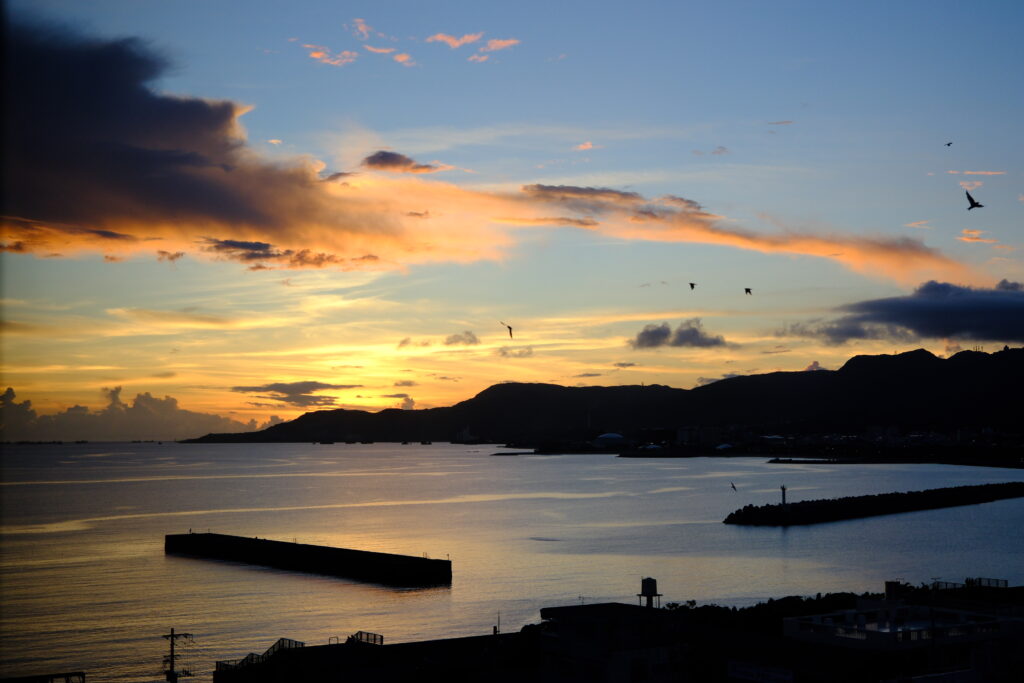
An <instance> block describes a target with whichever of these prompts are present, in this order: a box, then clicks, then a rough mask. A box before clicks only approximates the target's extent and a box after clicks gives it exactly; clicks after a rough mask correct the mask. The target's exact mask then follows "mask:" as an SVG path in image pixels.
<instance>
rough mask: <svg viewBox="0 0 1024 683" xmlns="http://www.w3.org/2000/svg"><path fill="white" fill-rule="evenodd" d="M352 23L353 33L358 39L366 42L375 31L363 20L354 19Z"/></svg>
mask: <svg viewBox="0 0 1024 683" xmlns="http://www.w3.org/2000/svg"><path fill="white" fill-rule="evenodd" d="M352 23H353V26H352V33H354V34H355V35H356V37H357V38H359V39H361V40H366V39H367V38H369V37H370V32H372V31H373V29H372V28H371V27H370V26H369V25H367V23H366V22H365V21H363V20H362V19H353V20H352Z"/></svg>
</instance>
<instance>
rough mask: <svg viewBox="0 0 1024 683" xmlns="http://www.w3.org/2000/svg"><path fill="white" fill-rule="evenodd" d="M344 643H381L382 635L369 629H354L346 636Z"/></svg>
mask: <svg viewBox="0 0 1024 683" xmlns="http://www.w3.org/2000/svg"><path fill="white" fill-rule="evenodd" d="M345 642H346V643H366V644H367V645H383V644H384V636H382V635H381V634H379V633H370V632H369V631H356V632H355V633H353V634H352V635H350V636H349V637H348V640H346V641H345Z"/></svg>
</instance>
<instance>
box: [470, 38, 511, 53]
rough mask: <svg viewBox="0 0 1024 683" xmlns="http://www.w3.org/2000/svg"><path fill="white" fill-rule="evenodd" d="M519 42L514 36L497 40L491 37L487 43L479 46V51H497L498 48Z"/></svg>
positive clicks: (506, 47) (504, 47)
mask: <svg viewBox="0 0 1024 683" xmlns="http://www.w3.org/2000/svg"><path fill="white" fill-rule="evenodd" d="M518 44H519V40H518V39H516V38H507V39H505V40H499V39H497V38H492V39H491V40H488V41H487V44H486V45H484V46H483V47H482V48H480V52H497V51H498V50H507V49H508V48H510V47H513V46H515V45H518Z"/></svg>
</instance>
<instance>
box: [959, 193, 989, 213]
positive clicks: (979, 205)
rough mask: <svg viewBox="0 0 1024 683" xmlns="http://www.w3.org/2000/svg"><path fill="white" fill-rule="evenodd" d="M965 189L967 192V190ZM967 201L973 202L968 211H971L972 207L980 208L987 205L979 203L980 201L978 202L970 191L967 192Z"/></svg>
mask: <svg viewBox="0 0 1024 683" xmlns="http://www.w3.org/2000/svg"><path fill="white" fill-rule="evenodd" d="M964 191H965V192H966V190H964ZM967 201H969V202H970V203H971V205H970V206H968V207H967V210H968V211H970V210H971V209H980V208H981V207H983V206H985V205H984V204H979V203H978V202H976V201H975V200H974V197H972V196H971V193H970V192H967Z"/></svg>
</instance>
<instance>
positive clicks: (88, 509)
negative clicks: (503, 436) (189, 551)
mask: <svg viewBox="0 0 1024 683" xmlns="http://www.w3.org/2000/svg"><path fill="white" fill-rule="evenodd" d="M500 452H508V451H507V449H503V448H501V447H500V446H493V445H492V446H487V445H455V444H431V445H400V444H358V445H357V444H212V445H199V444H176V443H163V444H157V443H132V444H123V443H122V444H60V445H7V446H5V447H4V449H3V454H2V456H0V677H2V676H15V675H28V674H35V673H53V672H60V671H72V670H84V671H86V673H87V676H88V680H90V681H92V682H102V681H159V680H162V679H163V676H162V673H161V659H162V657H163V655H165V654H166V652H167V645H168V641H167V640H166V639H164V638H161V635H163V634H167V633H169V632H170V629H171V628H172V627H173V628H174V629H175V630H176V631H177V632H179V633H181V632H187V633H191V634H192V635H193V639H194V642H193V643H192V644H190V645H188V646H186V645H185V643H184V641H179V646H180V647H181V648H182V651H183V652H184V653H185V658H186V659H185V664H186V665H187V666H189V667H190V668H191V669H192V670H193V672H194V673H195V674H196V678H195V680H197V681H209V680H210V679H211V671H212V669H213V665H214V662H215V661H216V660H221V659H237V658H240V657H243V656H244V655H246V654H247V653H249V652H263V651H264V650H265V649H266V648H268V647H269V646H270V645H271V644H273V642H274V641H275V640H277V638H279V637H288V638H293V639H296V640H300V641H303V642H305V643H307V644H309V645H319V644H326V643H327V642H329V641H331V640H333V639H334V638H339V639H341V640H342V641H343V640H344V639H345V637H346V636H347V635H349V634H351V633H354V632H355V631H358V630H364V631H372V632H375V633H380V634H382V635H384V637H385V642H401V641H411V640H424V639H431V638H444V637H454V636H465V635H481V634H485V633H490V632H491V630H492V628H493V627H494V626H496V625H498V624H499V623H500V628H501V630H502V631H515V630H518V629H519V628H521V627H522V626H523V625H525V624H528V623H536V622H538V621H539V619H540V617H539V610H540V608H542V607H548V606H557V605H568V604H579V603H580V602H585V603H590V602H603V601H623V602H633V601H635V600H637V597H636V594H637V593H638V592H639V590H640V580H641V578H642V577H646V576H651V577H654V578H656V579H657V580H658V587H659V590H660V591H661V592H662V593H663V594H664V597H663V598H662V600H663V601H664V602H668V601H685V600H690V599H692V600H696V601H698V603H707V602H715V603H718V604H725V605H746V604H753V603H755V602H758V601H760V600H764V599H767V598H769V597H782V596H786V595H811V594H814V593H818V592H823V593H824V592H834V591H855V592H863V591H880V590H881V589H882V583H883V582H884V581H885V580H889V579H896V578H900V579H903V580H905V581H908V582H910V583H914V584H918V583H921V582H928V581H931V580H933V579H936V578H940V579H942V580H946V581H962V580H963V579H964V577H967V576H985V577H992V578H1001V579H1007V580H1009V581H1010V583H1011V585H1019V584H1022V583H1024V534H1022V533H1021V529H1022V528H1024V499H1014V500H1006V501H998V502H993V503H986V504H982V505H972V506H964V507H955V508H946V509H942V510H930V511H921V512H913V513H904V514H899V515H890V516H885V517H874V518H866V519H860V520H848V521H842V522H834V523H829V524H819V525H814V526H807V527H792V528H788V529H780V528H756V527H755V528H752V527H739V526H732V525H725V524H722V519H723V518H724V517H725V516H726V515H727V514H728V513H729V512H731V511H732V510H735V509H736V508H739V507H742V506H743V505H746V504H757V505H759V504H764V503H771V502H778V501H779V499H780V488H779V487H780V486H782V485H785V486H786V487H787V498H788V500H790V501H797V500H804V499H811V498H831V497H837V496H849V495H862V494H871V493H887V492H892V491H907V490H921V489H926V488H936V487H941V486H957V485H966V484H983V483H994V482H1003V481H1020V480H1024V471H1021V470H1011V469H997V468H983V467H958V466H951V465H903V464H894V465H867V464H864V465H841V466H839V465H832V466H829V465H819V464H769V463H768V462H767V460H766V458H751V457H727V458H686V459H626V458H617V457H615V456H612V455H593V454H587V455H582V454H581V455H561V456H534V455H518V456H503V457H495V456H493V455H492V454H493V453H500ZM733 485H735V490H733ZM190 529H191V530H193V531H207V530H210V531H215V532H219V533H225V534H235V535H241V536H259V537H260V538H270V539H275V540H285V541H291V540H294V541H298V542H300V543H311V544H320V545H329V546H337V547H346V548H356V549H361V550H375V551H380V552H389V553H400V554H406V555H423V554H427V555H428V556H430V557H435V558H450V559H451V560H452V563H453V581H452V584H451V586H450V587H435V588H424V589H396V588H391V587H385V586H381V585H375V584H372V583H364V582H358V581H351V580H345V579H338V578H332V577H326V576H317V575H313V574H305V573H300V572H288V571H283V570H277V569H270V568H264V567H255V566H248V565H243V564H238V563H230V562H219V561H211V560H201V559H193V558H184V557H173V556H166V555H165V554H164V552H163V538H164V535H165V534H169V533H186V532H188V531H189V530H190Z"/></svg>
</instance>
